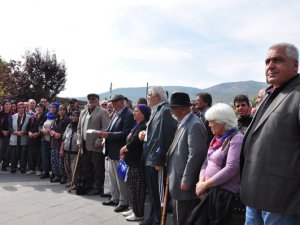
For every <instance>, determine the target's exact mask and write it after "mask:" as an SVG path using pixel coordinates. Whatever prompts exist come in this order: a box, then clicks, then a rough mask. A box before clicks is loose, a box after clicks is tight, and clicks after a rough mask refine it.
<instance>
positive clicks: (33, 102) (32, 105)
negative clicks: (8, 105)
mask: <svg viewBox="0 0 300 225" xmlns="http://www.w3.org/2000/svg"><path fill="white" fill-rule="evenodd" d="M35 105H36V103H35V101H30V102H29V108H30V109H31V110H34V109H35Z"/></svg>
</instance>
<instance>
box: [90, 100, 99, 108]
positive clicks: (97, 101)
mask: <svg viewBox="0 0 300 225" xmlns="http://www.w3.org/2000/svg"><path fill="white" fill-rule="evenodd" d="M98 105H99V99H98V98H96V97H90V98H89V106H90V108H91V109H94V108H96V107H97V106H98Z"/></svg>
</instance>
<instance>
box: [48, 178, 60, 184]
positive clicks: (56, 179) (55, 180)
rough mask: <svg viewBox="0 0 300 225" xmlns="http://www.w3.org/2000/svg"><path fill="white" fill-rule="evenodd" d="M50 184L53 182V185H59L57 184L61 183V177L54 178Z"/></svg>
mask: <svg viewBox="0 0 300 225" xmlns="http://www.w3.org/2000/svg"><path fill="white" fill-rule="evenodd" d="M50 182H51V183H57V182H60V178H59V177H54V178H53V179H52V178H51V179H50Z"/></svg>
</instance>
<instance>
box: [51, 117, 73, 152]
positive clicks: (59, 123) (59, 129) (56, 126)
mask: <svg viewBox="0 0 300 225" xmlns="http://www.w3.org/2000/svg"><path fill="white" fill-rule="evenodd" d="M70 122H71V119H70V118H69V117H67V116H65V117H64V118H62V119H61V118H59V117H58V118H57V119H56V120H55V122H54V123H53V124H52V129H51V130H54V131H55V132H56V133H60V134H61V137H60V138H59V139H55V138H54V137H53V138H52V139H51V148H52V149H53V148H55V149H60V146H61V142H62V137H63V135H64V132H65V130H66V128H67V126H68V125H69V123H70Z"/></svg>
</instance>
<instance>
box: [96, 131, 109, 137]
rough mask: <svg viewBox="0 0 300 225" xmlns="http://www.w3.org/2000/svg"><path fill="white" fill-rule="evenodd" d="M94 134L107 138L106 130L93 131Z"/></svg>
mask: <svg viewBox="0 0 300 225" xmlns="http://www.w3.org/2000/svg"><path fill="white" fill-rule="evenodd" d="M95 134H96V135H97V136H98V137H100V138H108V132H105V131H95Z"/></svg>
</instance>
